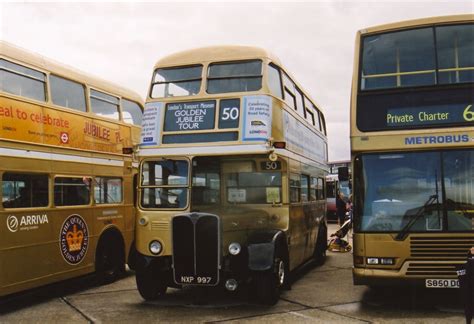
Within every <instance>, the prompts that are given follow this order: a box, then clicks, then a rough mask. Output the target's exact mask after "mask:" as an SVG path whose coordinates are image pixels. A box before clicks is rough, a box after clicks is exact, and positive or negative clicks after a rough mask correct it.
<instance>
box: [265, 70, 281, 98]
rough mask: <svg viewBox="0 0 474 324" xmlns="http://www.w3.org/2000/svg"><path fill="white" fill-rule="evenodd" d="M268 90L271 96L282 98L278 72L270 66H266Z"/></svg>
mask: <svg viewBox="0 0 474 324" xmlns="http://www.w3.org/2000/svg"><path fill="white" fill-rule="evenodd" d="M268 88H269V89H270V93H271V94H273V95H275V96H277V97H278V98H283V92H282V87H281V75H280V70H279V69H278V68H277V67H275V66H274V65H271V64H270V65H269V66H268Z"/></svg>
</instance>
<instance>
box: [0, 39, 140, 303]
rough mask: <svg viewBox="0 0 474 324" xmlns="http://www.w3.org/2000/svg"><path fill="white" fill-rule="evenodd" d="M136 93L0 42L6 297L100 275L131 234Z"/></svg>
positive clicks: (114, 265)
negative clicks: (89, 274) (57, 283)
mask: <svg viewBox="0 0 474 324" xmlns="http://www.w3.org/2000/svg"><path fill="white" fill-rule="evenodd" d="M142 105H143V102H142V99H141V98H140V97H139V96H138V95H137V94H136V93H134V92H132V91H129V90H126V89H123V88H121V87H118V86H115V85H113V84H111V83H109V82H105V81H103V80H100V79H97V78H94V77H91V76H88V75H86V74H84V73H81V72H78V71H76V70H74V69H72V68H69V67H67V66H64V65H62V64H59V63H55V62H53V61H51V60H49V59H47V58H45V57H43V56H40V55H37V54H33V53H31V52H28V51H25V50H23V49H20V48H17V47H15V46H13V45H11V44H9V43H6V42H1V43H0V188H1V190H0V199H1V204H0V296H5V295H9V294H12V293H15V292H18V291H21V290H25V289H29V288H33V287H38V286H41V285H45V284H49V283H53V282H56V281H59V280H63V279H67V278H71V277H75V276H79V275H83V274H86V273H90V272H94V271H96V272H97V274H98V275H99V278H100V279H101V281H105V282H108V281H112V280H114V279H116V278H117V276H118V275H119V274H120V272H122V271H123V270H124V269H125V268H124V265H125V262H126V261H127V256H128V254H129V253H130V248H131V246H132V240H133V235H134V224H135V221H134V212H135V209H134V193H133V176H134V174H135V175H136V173H137V172H136V170H137V167H138V164H137V163H134V162H133V161H134V160H133V159H132V154H131V153H132V152H133V150H132V148H133V145H134V144H137V143H138V141H139V138H140V126H141V119H142V113H143V106H142Z"/></svg>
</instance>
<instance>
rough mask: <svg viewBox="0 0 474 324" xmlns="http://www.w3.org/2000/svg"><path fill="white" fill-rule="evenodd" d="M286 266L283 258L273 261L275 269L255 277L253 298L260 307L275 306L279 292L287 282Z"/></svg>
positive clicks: (258, 273)
mask: <svg viewBox="0 0 474 324" xmlns="http://www.w3.org/2000/svg"><path fill="white" fill-rule="evenodd" d="M287 269H288V268H287V264H286V262H285V259H284V258H277V259H276V260H275V269H274V270H269V271H263V272H257V273H256V275H255V282H254V283H255V290H256V291H255V296H256V297H257V302H258V303H259V304H262V305H269V306H272V305H275V304H276V303H277V302H278V299H279V298H280V290H281V288H282V286H283V285H284V284H285V282H286V281H287V280H288V278H287V276H288V271H287Z"/></svg>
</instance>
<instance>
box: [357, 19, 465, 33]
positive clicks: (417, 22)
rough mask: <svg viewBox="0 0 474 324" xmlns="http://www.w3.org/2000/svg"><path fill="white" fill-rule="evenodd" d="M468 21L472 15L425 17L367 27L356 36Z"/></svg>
mask: <svg viewBox="0 0 474 324" xmlns="http://www.w3.org/2000/svg"><path fill="white" fill-rule="evenodd" d="M469 21H471V22H472V21H474V14H464V15H452V16H438V17H426V18H420V19H413V20H405V21H398V22H394V23H389V24H384V25H379V26H373V27H368V28H364V29H361V30H359V31H358V34H359V35H361V34H369V33H377V32H382V31H390V30H397V29H405V28H411V27H418V26H423V25H433V24H444V23H453V22H469Z"/></svg>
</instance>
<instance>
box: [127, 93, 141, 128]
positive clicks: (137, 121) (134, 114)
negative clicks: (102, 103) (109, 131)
mask: <svg viewBox="0 0 474 324" xmlns="http://www.w3.org/2000/svg"><path fill="white" fill-rule="evenodd" d="M142 115H143V112H142V109H141V108H140V105H138V104H137V103H136V102H133V101H130V100H127V99H122V117H123V121H124V122H126V123H127V124H131V125H138V126H140V125H141V124H142Z"/></svg>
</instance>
